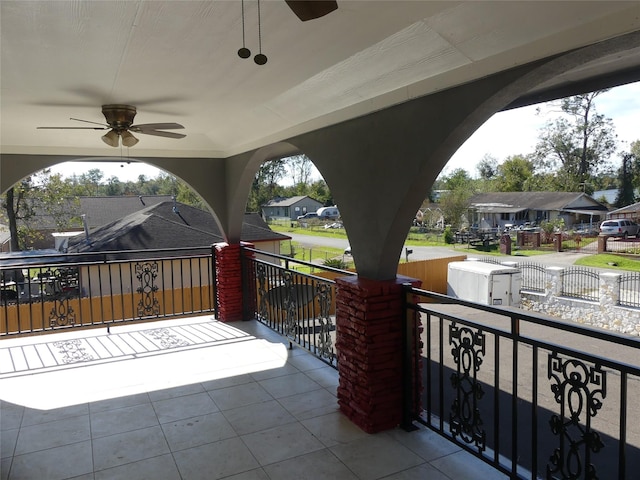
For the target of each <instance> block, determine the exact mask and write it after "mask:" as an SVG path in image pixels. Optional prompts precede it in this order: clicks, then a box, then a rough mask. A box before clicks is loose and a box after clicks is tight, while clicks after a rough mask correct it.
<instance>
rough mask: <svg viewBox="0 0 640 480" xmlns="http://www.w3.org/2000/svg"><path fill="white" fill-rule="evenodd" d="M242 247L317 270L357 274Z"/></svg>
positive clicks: (244, 247)
mask: <svg viewBox="0 0 640 480" xmlns="http://www.w3.org/2000/svg"><path fill="white" fill-rule="evenodd" d="M242 248H243V249H245V250H246V251H248V252H253V253H259V254H260V255H262V256H266V257H270V258H275V259H278V260H283V261H286V262H289V263H291V262H293V263H296V264H299V265H304V266H305V267H312V268H317V269H318V270H325V271H327V272H334V273H341V274H344V275H357V273H355V272H349V271H347V270H341V269H339V268H334V267H328V266H326V265H318V264H317V263H311V262H305V261H304V260H296V259H295V258H291V257H287V256H286V255H279V254H277V253H270V252H265V251H264V250H258V249H256V248H251V247H246V246H243V247H242ZM255 260H256V261H259V259H255ZM262 263H268V262H262ZM321 280H326V279H324V278H323V279H321Z"/></svg>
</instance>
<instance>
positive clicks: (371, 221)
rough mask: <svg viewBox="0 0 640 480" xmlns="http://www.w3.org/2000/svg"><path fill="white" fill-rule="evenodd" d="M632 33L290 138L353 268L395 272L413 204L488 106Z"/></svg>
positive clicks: (386, 275)
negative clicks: (316, 179) (320, 185)
mask: <svg viewBox="0 0 640 480" xmlns="http://www.w3.org/2000/svg"><path fill="white" fill-rule="evenodd" d="M639 41H640V34H639V33H634V34H629V35H626V36H623V37H618V38H616V39H612V40H609V41H606V42H602V43H599V44H596V45H591V46H589V47H585V48H582V49H578V50H575V51H572V52H569V53H566V54H563V55H559V56H556V57H553V58H550V59H544V60H540V61H538V62H534V63H530V64H527V65H524V66H520V67H517V68H514V69H511V70H508V71H505V72H500V73H498V74H495V75H492V76H489V77H485V78H483V79H481V80H478V81H475V82H472V83H469V84H465V85H461V86H458V87H454V88H451V89H449V90H445V91H441V92H438V93H435V94H432V95H429V96H426V97H421V98H417V99H415V100H412V101H410V102H406V103H402V104H399V105H396V106H393V107H390V108H387V109H385V110H381V111H378V112H376V113H373V114H369V115H366V116H363V117H360V118H356V119H353V120H350V121H347V122H344V123H341V124H338V125H333V126H330V127H327V128H324V129H321V130H317V131H314V132H310V133H307V134H304V135H301V136H298V137H294V138H292V139H291V142H292V143H293V144H295V145H297V146H298V147H299V148H300V150H301V151H303V152H305V153H306V154H307V155H308V156H309V157H310V158H312V159H313V161H314V163H315V165H316V166H317V168H318V169H319V170H320V171H321V172H322V174H323V176H324V178H325V180H326V181H327V183H328V184H329V185H330V186H331V192H332V194H333V196H334V199H335V200H336V202H337V203H338V205H339V207H340V213H341V215H342V218H343V221H344V222H345V225H346V226H347V228H348V229H349V239H350V241H351V247H352V253H353V256H354V260H355V263H356V269H357V271H358V274H359V275H360V276H363V277H366V278H370V279H375V280H388V279H391V278H394V277H395V274H396V269H397V263H398V259H399V257H400V254H401V251H402V245H403V243H404V239H405V238H406V233H407V231H408V228H409V226H410V224H411V219H412V218H413V216H414V215H415V212H416V209H417V208H418V207H419V205H420V203H421V202H422V200H423V199H424V198H425V196H426V194H427V192H428V191H429V189H430V188H431V185H432V184H433V181H434V180H435V178H436V177H437V175H438V174H439V173H440V171H442V169H443V168H444V166H445V165H446V163H447V162H448V161H449V159H450V158H451V156H452V155H453V154H454V153H455V151H456V150H457V149H458V148H459V147H460V146H461V145H462V144H463V143H464V141H466V140H467V138H469V137H470V136H471V134H472V133H473V132H475V131H476V130H477V129H478V128H479V127H480V126H481V125H482V124H483V123H484V122H485V121H486V120H488V119H489V118H490V117H491V116H492V115H493V114H494V113H496V112H498V111H500V110H501V109H503V108H505V107H506V106H507V105H509V104H510V103H511V102H513V101H514V100H515V99H517V98H519V97H521V96H522V95H524V94H525V93H527V92H530V91H531V90H532V89H534V88H535V87H536V86H538V85H541V84H543V83H544V82H545V81H547V80H549V79H552V78H554V77H557V76H558V75H561V74H563V73H565V72H567V71H569V70H571V69H573V68H576V67H579V66H581V65H583V64H585V63H587V62H588V61H590V60H592V59H595V58H601V57H604V56H607V55H611V54H614V53H615V52H617V51H623V50H626V49H630V48H634V46H635V45H637V44H638V42H639Z"/></svg>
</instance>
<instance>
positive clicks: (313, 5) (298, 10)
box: [285, 0, 338, 22]
mask: <svg viewBox="0 0 640 480" xmlns="http://www.w3.org/2000/svg"><path fill="white" fill-rule="evenodd" d="M285 1H286V2H287V5H289V8H290V9H291V10H292V11H293V13H295V14H296V15H297V16H298V18H299V19H300V20H302V21H303V22H306V21H308V20H315V19H316V18H320V17H324V16H325V15H327V14H329V13H331V12H333V11H334V10H337V8H338V2H337V1H334V0H315V1H309V0H285Z"/></svg>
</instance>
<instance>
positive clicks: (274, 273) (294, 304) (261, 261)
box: [242, 247, 351, 367]
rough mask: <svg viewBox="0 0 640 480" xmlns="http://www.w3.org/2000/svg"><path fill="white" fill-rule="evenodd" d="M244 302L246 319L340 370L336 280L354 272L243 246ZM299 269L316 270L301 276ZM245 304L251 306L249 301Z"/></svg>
mask: <svg viewBox="0 0 640 480" xmlns="http://www.w3.org/2000/svg"><path fill="white" fill-rule="evenodd" d="M244 250H245V253H246V252H250V253H253V254H254V255H255V257H253V258H251V257H249V256H247V255H243V256H242V259H243V262H244V266H243V277H244V278H243V285H244V289H245V292H244V298H245V299H248V298H252V299H253V300H252V302H251V311H247V312H245V317H246V318H252V319H253V318H255V319H257V320H259V321H260V322H262V323H264V324H266V325H268V326H269V327H271V328H272V329H274V330H276V331H277V332H279V333H280V334H282V335H284V336H286V337H287V338H288V339H289V342H290V346H291V345H292V343H291V342H295V343H297V344H298V345H300V346H302V347H304V348H306V349H307V350H309V351H310V352H311V353H313V354H314V355H316V356H317V357H319V358H320V359H322V360H323V361H325V362H326V363H328V364H329V365H332V366H334V367H335V366H336V362H337V359H336V350H335V340H336V338H335V325H336V322H335V310H336V292H335V282H334V280H333V278H335V277H336V276H344V275H350V274H351V273H350V272H345V271H344V270H339V269H335V268H331V267H323V266H320V265H317V264H313V263H309V262H304V261H299V260H294V259H292V258H290V257H286V256H282V255H275V254H269V253H266V252H263V251H260V250H254V249H252V248H248V247H244ZM301 270H305V271H309V272H314V273H303V272H302V271H301ZM246 304H247V303H246Z"/></svg>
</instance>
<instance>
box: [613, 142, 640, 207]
mask: <svg viewBox="0 0 640 480" xmlns="http://www.w3.org/2000/svg"><path fill="white" fill-rule="evenodd" d="M633 163H634V158H633V155H632V154H631V153H624V154H622V164H621V165H620V170H619V171H618V180H619V182H620V188H619V189H618V195H616V200H615V202H614V205H615V206H616V207H617V208H621V207H626V206H627V205H631V204H632V203H633V201H634V200H635V193H634V185H633V173H634V172H633Z"/></svg>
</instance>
